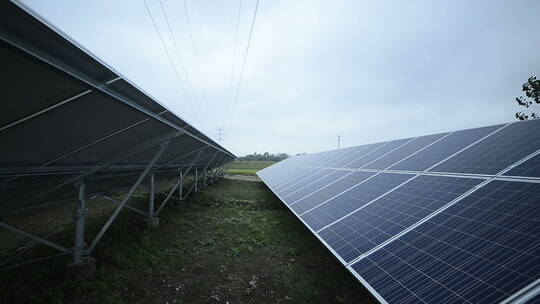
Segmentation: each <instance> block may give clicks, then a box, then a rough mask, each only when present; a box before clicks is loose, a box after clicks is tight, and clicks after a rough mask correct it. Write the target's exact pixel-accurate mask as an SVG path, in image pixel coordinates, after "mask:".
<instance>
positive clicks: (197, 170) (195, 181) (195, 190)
mask: <svg viewBox="0 0 540 304" xmlns="http://www.w3.org/2000/svg"><path fill="white" fill-rule="evenodd" d="M198 173H199V169H195V180H194V181H193V184H194V185H195V189H194V192H195V193H197V183H198V180H197V174H198Z"/></svg>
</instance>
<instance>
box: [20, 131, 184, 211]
mask: <svg viewBox="0 0 540 304" xmlns="http://www.w3.org/2000/svg"><path fill="white" fill-rule="evenodd" d="M180 135H181V133H179V132H174V133H170V134H167V135H164V136H162V137H160V138H157V139H153V140H151V141H149V142H146V143H143V144H141V145H138V146H136V147H133V148H131V149H130V150H129V152H127V153H124V154H121V155H119V156H117V157H114V158H112V159H111V160H108V161H106V162H104V163H102V164H101V165H99V166H98V167H95V168H93V169H91V170H89V171H86V172H85V173H83V174H80V175H78V176H76V177H73V178H70V179H68V180H66V181H64V182H62V183H60V184H58V185H56V186H54V187H51V188H49V189H47V190H45V191H43V192H41V193H39V194H37V195H35V196H33V197H31V198H29V199H27V200H25V201H24V202H23V203H21V208H22V207H25V206H27V205H28V204H29V203H31V202H32V201H35V200H37V199H39V198H41V197H43V196H46V195H47V194H51V193H53V192H54V191H56V190H58V189H60V188H62V187H64V186H68V185H73V184H75V183H77V182H80V181H81V180H83V179H86V178H87V177H89V176H92V175H94V174H96V173H97V172H99V171H101V170H103V169H105V168H107V167H109V166H111V165H113V164H115V163H117V162H118V161H120V160H122V159H124V158H126V157H129V156H131V155H133V154H137V153H140V152H143V151H147V150H149V149H151V148H153V147H154V146H156V145H158V144H161V145H163V142H164V141H167V144H168V141H169V140H171V139H173V138H175V137H178V136H180Z"/></svg>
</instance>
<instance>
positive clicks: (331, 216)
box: [301, 173, 414, 231]
mask: <svg viewBox="0 0 540 304" xmlns="http://www.w3.org/2000/svg"><path fill="white" fill-rule="evenodd" d="M413 176H414V175H410V174H391V173H381V174H378V175H374V176H373V177H372V178H370V179H366V180H365V181H363V182H362V183H360V184H358V185H356V186H354V187H353V188H351V189H349V190H347V191H346V192H343V193H341V194H340V195H338V196H336V197H334V198H332V199H331V200H328V201H326V202H325V203H323V204H321V205H320V206H317V207H315V208H314V209H311V210H309V211H306V212H304V213H302V214H301V216H302V219H304V221H306V223H307V224H308V225H309V226H310V227H311V228H312V229H313V230H315V231H318V230H320V229H321V228H323V227H324V226H326V225H329V224H331V223H333V222H334V221H336V220H338V219H340V218H341V217H343V216H345V215H347V214H349V213H351V212H353V211H355V210H357V209H358V208H361V207H363V206H364V205H365V204H367V203H369V202H370V201H371V200H373V199H375V198H377V197H378V196H380V195H382V194H384V193H385V192H387V191H390V190H392V189H393V188H394V187H397V186H398V185H400V184H401V183H404V182H405V181H407V180H408V179H410V178H412V177H413Z"/></svg>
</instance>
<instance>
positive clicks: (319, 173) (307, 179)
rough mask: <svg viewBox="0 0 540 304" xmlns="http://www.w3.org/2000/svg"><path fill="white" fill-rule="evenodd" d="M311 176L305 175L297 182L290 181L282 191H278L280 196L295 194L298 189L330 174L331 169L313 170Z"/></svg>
mask: <svg viewBox="0 0 540 304" xmlns="http://www.w3.org/2000/svg"><path fill="white" fill-rule="evenodd" d="M310 172H311V173H310V174H306V175H303V177H301V178H298V179H296V180H290V182H288V183H287V185H285V186H283V187H282V188H281V190H278V191H276V192H277V193H278V194H279V195H280V196H286V195H288V194H289V193H292V192H294V191H295V190H296V189H298V188H301V187H302V186H304V185H307V184H309V183H311V182H314V181H316V180H318V179H319V178H321V177H323V176H325V175H326V174H328V173H330V172H331V170H330V169H311V171H310Z"/></svg>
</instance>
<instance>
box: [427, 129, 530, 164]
mask: <svg viewBox="0 0 540 304" xmlns="http://www.w3.org/2000/svg"><path fill="white" fill-rule="evenodd" d="M539 134H540V120H538V119H534V120H530V121H526V122H519V123H514V124H511V125H509V126H508V127H506V128H503V129H501V130H500V131H498V132H496V133H494V134H492V135H491V136H489V137H487V138H486V139H484V140H482V141H480V142H478V143H476V144H475V145H473V146H471V147H470V148H468V149H466V150H464V151H463V152H461V153H459V154H457V155H455V156H453V157H452V158H450V159H448V160H446V161H444V162H443V163H441V164H439V165H437V166H436V167H435V168H433V169H431V170H429V171H432V172H456V173H476V174H497V173H498V172H500V171H501V170H503V169H505V168H507V167H508V166H510V165H512V164H513V163H515V162H517V161H519V160H520V159H522V158H524V157H526V156H528V155H530V154H531V153H533V152H535V151H536V150H538V149H540V136H539Z"/></svg>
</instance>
